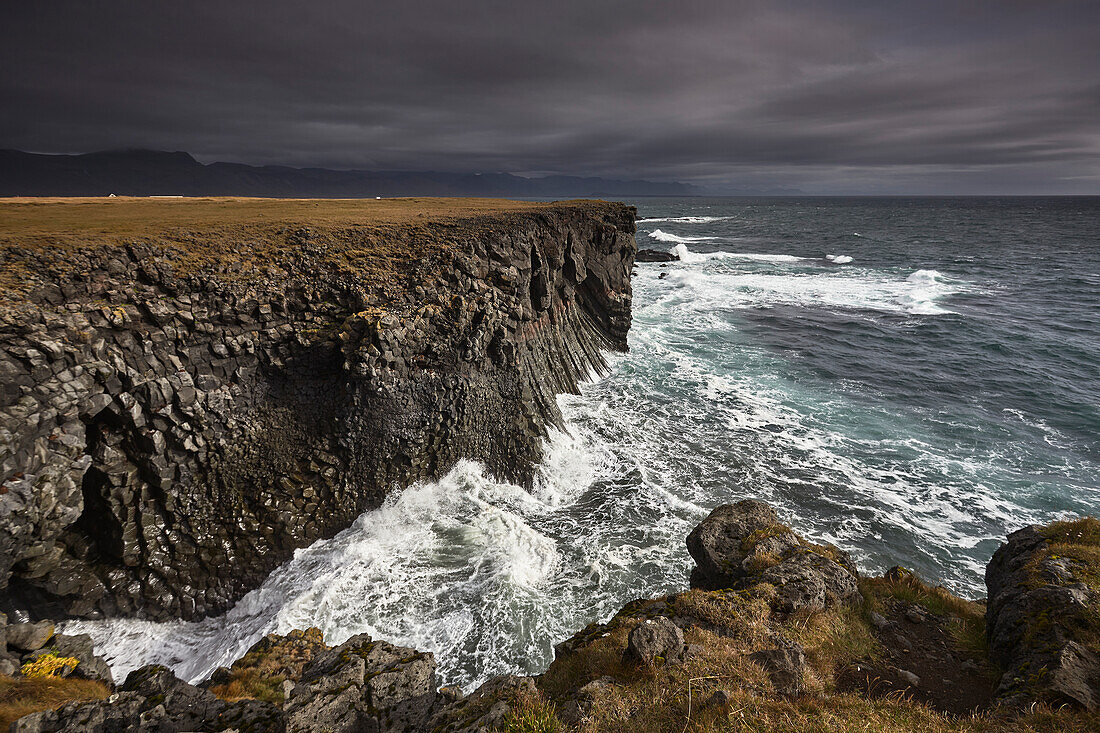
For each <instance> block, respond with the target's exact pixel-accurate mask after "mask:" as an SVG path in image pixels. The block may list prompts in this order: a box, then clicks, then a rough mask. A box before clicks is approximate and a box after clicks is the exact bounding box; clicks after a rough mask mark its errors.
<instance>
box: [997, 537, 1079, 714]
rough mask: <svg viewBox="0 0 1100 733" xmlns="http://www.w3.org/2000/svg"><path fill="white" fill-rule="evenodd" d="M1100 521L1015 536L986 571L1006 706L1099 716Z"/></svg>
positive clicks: (999, 694) (999, 691) (1000, 693)
mask: <svg viewBox="0 0 1100 733" xmlns="http://www.w3.org/2000/svg"><path fill="white" fill-rule="evenodd" d="M1098 550H1100V521H1097V520H1095V519H1082V520H1077V521H1075V522H1055V523H1053V524H1051V525H1048V526H1045V527H1039V526H1031V527H1026V528H1024V529H1021V530H1019V531H1018V532H1013V533H1012V534H1010V535H1009V536H1008V541H1007V542H1006V543H1005V544H1003V545H1001V547H1000V548H999V549H998V550H997V551H996V553H994V555H993V559H992V560H991V561H990V563H989V565H988V566H987V568H986V576H985V579H986V588H987V590H988V593H989V600H988V610H987V611H986V634H987V636H988V639H989V653H990V657H991V658H992V659H993V661H995V662H996V663H997V664H998V665H1000V666H1001V667H1002V668H1003V669H1004V670H1005V672H1004V675H1003V676H1002V677H1001V680H1000V683H999V684H998V687H997V692H996V695H997V697H998V699H999V700H1000V702H1001V703H1002V704H1004V705H1008V706H1013V707H1025V706H1028V705H1031V704H1032V703H1034V702H1036V701H1041V702H1047V703H1050V704H1053V705H1071V706H1074V707H1079V708H1084V709H1086V710H1090V711H1091V710H1097V709H1098V708H1100V648H1098V644H1097V642H1096V639H1097V638H1098V637H1100V622H1098V621H1097V619H1098V618H1100V589H1098V588H1097V587H1095V585H1094V584H1095V572H1096V569H1095V567H1094V565H1093V563H1094V560H1093V558H1094V557H1095V556H1096V552H1097V551H1098Z"/></svg>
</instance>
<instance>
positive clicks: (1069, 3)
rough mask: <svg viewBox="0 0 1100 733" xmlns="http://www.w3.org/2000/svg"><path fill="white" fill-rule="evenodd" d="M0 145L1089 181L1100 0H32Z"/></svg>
mask: <svg viewBox="0 0 1100 733" xmlns="http://www.w3.org/2000/svg"><path fill="white" fill-rule="evenodd" d="M4 5H5V7H4V8H3V10H2V11H0V19H2V21H3V22H0V69H2V71H0V100H3V101H2V103H0V147H6V148H18V149H22V150H33V151H39V152H87V151H91V150H100V149H108V148H120V147H144V148H155V149H164V150H186V151H189V152H191V153H193V154H194V155H195V156H196V157H197V158H199V159H200V160H203V161H212V160H227V161H239V162H245V163H257V164H259V163H278V164H289V165H295V166H325V167H336V168H370V169H411V170H416V169H431V170H449V171H507V172H512V173H523V174H532V173H533V174H542V173H550V172H554V173H572V174H582V175H605V176H620V177H647V178H651V179H659V180H673V179H675V180H683V181H690V182H694V183H698V184H701V185H704V186H707V187H710V188H712V189H715V190H717V189H722V188H723V187H729V186H736V187H762V186H792V187H798V188H801V189H803V190H805V191H807V192H812V193H984V192H990V193H1097V194H1100V1H1098V0H1028V1H1024V0H999V1H996V2H980V1H975V0H953V1H951V2H934V1H931V0H907V1H905V2H892V1H889V0H866V1H865V2H856V1H851V2H842V1H839V0H838V1H835V2H779V1H774V2H737V1H736V0H705V1H704V0H698V1H695V0H680V1H678V2H626V1H625V0H624V1H622V2H615V1H606V0H539V1H538V2H528V1H526V0H501V1H499V2H496V1H493V2H488V1H485V0H396V1H394V0H389V1H388V2H384V3H383V2H373V1H369V0H313V1H312V2H305V1H304V0H302V1H295V2H290V1H288V0H218V1H216V2H214V1H208V0H187V1H186V2H180V1H179V0H175V1H174V2H170V3H169V2H162V1H161V0H114V1H113V2H91V1H89V0H73V1H71V2H70V1H52V0H31V1H28V2H19V3H15V2H6V3H4Z"/></svg>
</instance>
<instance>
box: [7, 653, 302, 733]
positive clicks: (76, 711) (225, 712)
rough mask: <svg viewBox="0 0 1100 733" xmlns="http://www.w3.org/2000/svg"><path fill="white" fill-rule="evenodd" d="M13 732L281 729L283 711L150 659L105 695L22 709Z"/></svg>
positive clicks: (260, 732) (259, 732)
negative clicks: (185, 677) (223, 693)
mask: <svg viewBox="0 0 1100 733" xmlns="http://www.w3.org/2000/svg"><path fill="white" fill-rule="evenodd" d="M11 729H12V733H62V732H64V733H109V732H114V731H157V733H183V732H184V731H205V730H211V731H223V730H248V731H256V733H282V731H283V730H284V723H283V717H282V712H281V711H280V710H279V709H278V708H276V707H274V706H273V705H270V704H268V703H265V702H260V701H257V700H242V701H240V702H234V703H230V702H226V701H224V700H219V699H218V698H216V697H214V695H212V694H211V693H210V692H208V691H206V690H201V689H199V688H197V687H195V686H193V685H189V684H187V683H186V682H183V681H182V680H180V679H178V678H177V677H176V676H175V675H174V674H172V673H171V672H170V671H168V670H167V669H165V668H164V667H160V666H156V665H151V666H148V667H142V668H141V669H139V670H135V671H134V672H131V673H130V675H129V676H128V677H127V678H126V682H125V684H123V685H122V687H121V688H119V692H118V693H116V694H115V695H113V696H111V697H110V698H109V699H107V700H103V701H99V702H89V703H69V704H68V705H65V706H64V707H61V708H59V709H58V710H51V711H47V712H43V713H34V714H32V715H27V716H24V717H22V718H20V719H19V720H17V721H15V723H13V724H12V728H11Z"/></svg>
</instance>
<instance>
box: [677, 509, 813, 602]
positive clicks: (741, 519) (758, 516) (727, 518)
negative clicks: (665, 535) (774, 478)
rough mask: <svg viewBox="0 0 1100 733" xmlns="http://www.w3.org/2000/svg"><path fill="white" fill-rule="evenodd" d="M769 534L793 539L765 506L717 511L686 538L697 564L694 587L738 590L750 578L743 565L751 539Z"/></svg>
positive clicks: (692, 578)
mask: <svg viewBox="0 0 1100 733" xmlns="http://www.w3.org/2000/svg"><path fill="white" fill-rule="evenodd" d="M769 532H773V533H775V534H777V535H791V536H793V533H792V532H791V531H790V530H789V529H787V528H786V527H784V526H783V525H782V524H780V522H779V517H778V516H776V513H775V510H774V509H772V508H771V507H770V506H768V504H766V503H765V502H762V501H758V500H756V499H746V500H744V501H739V502H737V503H736V504H724V505H722V506H719V507H716V508H715V509H714V511H712V512H711V513H710V515H709V516H707V518H706V519H704V520H703V521H702V522H701V523H700V524H699V525H698V526H697V527H696V528H695V529H693V530H692V531H691V534H689V535H688V537H687V548H688V552H690V553H691V557H692V558H693V559H694V560H695V564H696V571H695V572H693V573H692V577H691V584H692V586H693V587H698V588H705V589H707V590H719V589H722V588H732V587H734V586H736V585H737V583H738V582H739V581H740V580H742V579H743V578H744V577H745V576H746V575H748V574H749V571H748V569H746V568H745V567H744V566H743V564H744V562H745V560H746V559H747V558H748V555H749V551H750V549H751V548H750V547H748V546H747V545H748V542H749V540H750V538H753V537H754V536H760V535H764V534H766V533H769ZM795 542H796V544H797V538H796V539H795Z"/></svg>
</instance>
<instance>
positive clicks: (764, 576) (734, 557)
mask: <svg viewBox="0 0 1100 733" xmlns="http://www.w3.org/2000/svg"><path fill="white" fill-rule="evenodd" d="M687 546H688V551H689V552H690V553H691V556H692V558H694V560H695V563H696V566H695V568H694V569H693V570H692V573H691V585H692V587H693V588H704V589H707V590H721V589H724V588H748V587H751V586H753V585H757V584H760V583H764V584H766V585H769V586H772V587H774V588H775V593H776V598H775V603H776V604H777V606H778V607H779V608H780V609H781V610H783V611H788V612H790V611H796V610H798V609H802V608H810V609H826V608H832V607H834V606H841V605H848V604H852V603H856V602H858V601H859V599H860V594H859V573H858V571H857V570H856V567H855V564H854V563H853V562H852V560H851V558H849V557H848V555H847V554H846V553H844V552H842V551H841V550H839V549H837V548H836V547H834V546H833V545H827V544H821V545H817V544H813V543H811V542H807V541H806V540H805V539H803V538H802V537H800V536H799V535H797V534H795V532H793V531H792V530H791V529H790V527H787V526H785V525H783V524H781V523H780V522H779V517H778V516H777V515H776V513H775V510H774V509H772V508H771V507H770V506H768V505H767V504H765V503H764V502H762V501H758V500H755V499H747V500H745V501H740V502H738V503H736V504H727V505H723V506H719V507H717V508H716V509H715V510H714V511H712V512H711V513H710V515H709V516H708V517H707V518H706V519H704V520H703V521H702V523H700V524H699V526H697V527H696V528H695V529H694V530H692V532H691V534H690V535H688V538H687Z"/></svg>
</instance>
